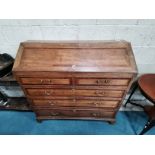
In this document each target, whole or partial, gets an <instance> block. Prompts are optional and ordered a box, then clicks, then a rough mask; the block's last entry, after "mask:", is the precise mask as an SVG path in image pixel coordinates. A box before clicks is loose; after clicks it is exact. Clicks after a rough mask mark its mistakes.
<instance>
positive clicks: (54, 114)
mask: <svg viewBox="0 0 155 155" xmlns="http://www.w3.org/2000/svg"><path fill="white" fill-rule="evenodd" d="M58 115H59V113H58V112H51V116H58Z"/></svg>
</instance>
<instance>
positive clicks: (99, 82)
mask: <svg viewBox="0 0 155 155" xmlns="http://www.w3.org/2000/svg"><path fill="white" fill-rule="evenodd" d="M96 83H97V84H108V83H110V80H108V79H100V80H97V81H96Z"/></svg>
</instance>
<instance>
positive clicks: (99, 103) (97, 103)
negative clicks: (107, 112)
mask: <svg viewBox="0 0 155 155" xmlns="http://www.w3.org/2000/svg"><path fill="white" fill-rule="evenodd" d="M93 104H94V105H96V106H99V105H101V104H102V103H101V102H94V103H93Z"/></svg>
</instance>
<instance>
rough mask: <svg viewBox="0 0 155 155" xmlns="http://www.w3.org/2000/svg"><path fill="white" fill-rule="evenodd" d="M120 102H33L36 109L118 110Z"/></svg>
mask: <svg viewBox="0 0 155 155" xmlns="http://www.w3.org/2000/svg"><path fill="white" fill-rule="evenodd" d="M119 102H120V101H103V100H33V105H34V106H36V107H37V106H38V107H40V106H42V107H44V106H45V107H56V106H74V107H101V108H117V106H118V104H119Z"/></svg>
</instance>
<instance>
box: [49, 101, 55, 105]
mask: <svg viewBox="0 0 155 155" xmlns="http://www.w3.org/2000/svg"><path fill="white" fill-rule="evenodd" d="M48 103H49V104H50V105H51V106H54V105H55V104H56V102H53V101H48Z"/></svg>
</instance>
